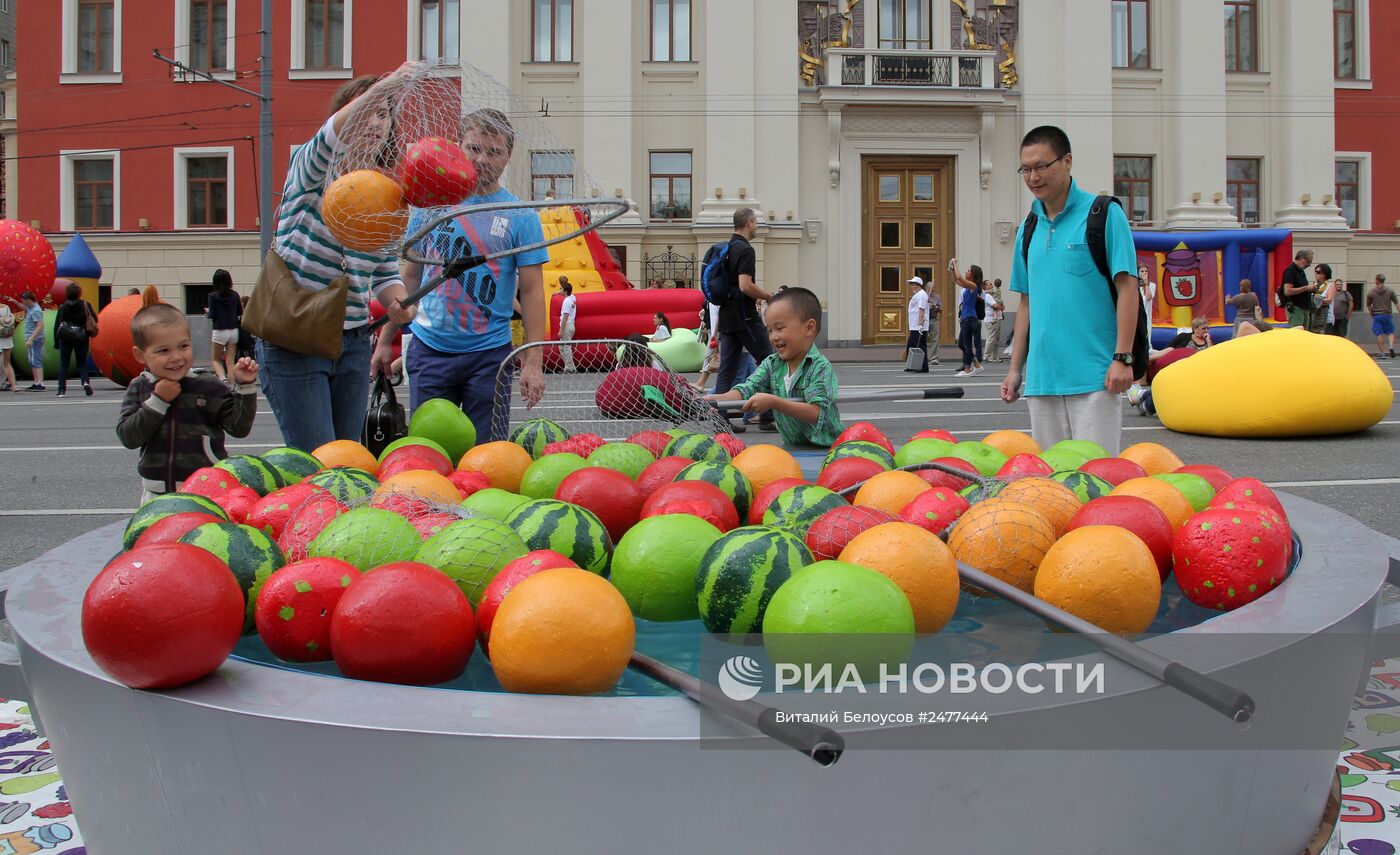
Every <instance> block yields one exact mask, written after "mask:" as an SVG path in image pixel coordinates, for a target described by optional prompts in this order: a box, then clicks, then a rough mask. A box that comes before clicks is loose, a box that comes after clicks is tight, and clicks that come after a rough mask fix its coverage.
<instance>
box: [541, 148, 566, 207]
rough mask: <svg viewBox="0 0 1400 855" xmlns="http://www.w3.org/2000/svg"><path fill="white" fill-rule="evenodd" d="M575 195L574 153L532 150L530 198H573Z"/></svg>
mask: <svg viewBox="0 0 1400 855" xmlns="http://www.w3.org/2000/svg"><path fill="white" fill-rule="evenodd" d="M573 195H574V153H573V152H571V151H532V152H530V198H531V199H535V200H539V199H571V198H573Z"/></svg>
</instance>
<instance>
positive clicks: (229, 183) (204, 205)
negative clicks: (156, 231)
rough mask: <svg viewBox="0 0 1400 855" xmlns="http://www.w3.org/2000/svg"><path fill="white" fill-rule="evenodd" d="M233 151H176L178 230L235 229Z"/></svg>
mask: <svg viewBox="0 0 1400 855" xmlns="http://www.w3.org/2000/svg"><path fill="white" fill-rule="evenodd" d="M233 186H234V183H233V149H232V148H231V147H222V148H177V149H175V228H177V229H231V228H233V198H232V191H231V189H230V188H232V187H233Z"/></svg>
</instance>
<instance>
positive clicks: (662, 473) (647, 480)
mask: <svg viewBox="0 0 1400 855" xmlns="http://www.w3.org/2000/svg"><path fill="white" fill-rule="evenodd" d="M668 441H669V437H668ZM694 462H695V461H694V460H691V459H690V458H688V457H661V458H658V459H657V460H656V462H655V463H648V464H647V468H645V469H643V470H642V472H641V474H640V475H638V476H637V489H638V490H640V491H641V493H642V501H646V500H647V499H649V498H651V494H652V493H655V492H656V491H657V490H658V489H660V488H662V487H664V486H666V485H667V484H669V483H671V482H672V481H674V480H676V475H677V474H679V473H680V471H681V470H682V469H684V468H685V467H687V466H689V465H690V464H692V463H694Z"/></svg>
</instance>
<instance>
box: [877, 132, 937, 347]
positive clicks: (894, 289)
mask: <svg viewBox="0 0 1400 855" xmlns="http://www.w3.org/2000/svg"><path fill="white" fill-rule="evenodd" d="M953 169H954V159H953V158H951V157H892V156H870V157H866V158H864V162H863V168H862V184H861V194H862V202H861V340H862V341H863V342H864V343H866V344H903V343H904V342H905V341H906V339H907V337H908V333H909V321H908V306H909V298H910V296H911V295H912V294H913V286H912V285H910V284H909V279H910V278H911V277H913V276H918V277H920V278H922V279H923V280H924V281H925V282H928V281H929V280H930V279H932V280H933V281H934V283H935V288H936V290H935V293H937V294H938V295H940V296H941V297H942V299H943V317H942V319H941V320H940V321H939V322H938V325H937V328H930V330H929V332H930V338H932V337H933V335H934V334H935V333H936V334H937V336H938V341H941V342H946V341H953V340H955V339H956V335H955V334H954V333H953V327H952V323H951V320H950V319H951V318H952V317H953V314H952V313H950V312H949V301H950V300H951V299H952V294H953V281H952V275H951V274H950V273H949V272H948V259H949V258H951V257H952V256H953V252H954V249H953V235H954V233H955V232H954V230H953Z"/></svg>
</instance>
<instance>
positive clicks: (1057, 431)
mask: <svg viewBox="0 0 1400 855" xmlns="http://www.w3.org/2000/svg"><path fill="white" fill-rule="evenodd" d="M1073 160H1074V158H1073V155H1071V154H1070V147H1069V137H1068V136H1066V135H1065V132H1064V131H1062V130H1060V129H1059V128H1056V127H1052V126H1049V125H1045V126H1042V127H1039V128H1035V129H1034V130H1032V131H1031V132H1030V133H1028V134H1026V136H1025V138H1024V139H1023V140H1021V166H1020V168H1019V169H1018V170H1017V172H1019V173H1020V174H1021V176H1022V177H1023V178H1025V181H1026V187H1027V188H1028V189H1029V190H1030V191H1031V193H1032V194H1033V195H1034V196H1035V201H1034V202H1033V203H1032V204H1031V210H1032V211H1033V212H1034V213H1035V215H1036V218H1037V221H1036V226H1035V232H1034V234H1033V235H1032V239H1031V244H1030V249H1029V252H1028V254H1027V255H1028V258H1027V259H1025V260H1023V259H1022V257H1021V253H1020V247H1021V246H1022V238H1023V236H1022V234H1021V231H1022V230H1024V228H1025V224H1024V223H1022V226H1021V229H1019V230H1017V232H1016V243H1015V244H1014V246H1015V247H1016V251H1015V252H1013V253H1012V257H1013V259H1014V260H1013V263H1012V266H1011V290H1012V291H1015V292H1016V293H1018V294H1020V295H1021V307H1020V309H1018V310H1017V312H1016V328H1015V334H1014V338H1013V339H1012V354H1011V370H1010V371H1009V372H1007V375H1006V380H1005V381H1004V382H1003V383H1002V384H1001V399H1002V400H1003V401H1005V402H1006V403H1008V404H1009V403H1011V402H1013V401H1015V400H1016V399H1017V398H1018V397H1020V396H1021V394H1022V389H1021V384H1022V377H1023V376H1024V379H1025V392H1024V394H1025V395H1026V398H1027V403H1028V404H1029V407H1030V413H1031V434H1032V435H1033V436H1034V437H1035V441H1036V442H1037V443H1039V445H1040V447H1041V448H1048V447H1049V446H1051V445H1054V444H1055V443H1057V442H1059V441H1060V440H1064V439H1089V440H1093V441H1094V442H1097V443H1098V444H1100V445H1102V446H1103V447H1104V448H1105V449H1107V450H1108V453H1109V454H1117V453H1118V451H1119V449H1120V446H1121V445H1122V433H1123V406H1122V404H1120V403H1119V400H1118V396H1119V395H1120V394H1121V393H1122V392H1123V391H1124V390H1125V389H1127V388H1128V386H1129V385H1130V384H1131V383H1132V382H1133V371H1134V366H1133V365H1132V349H1133V333H1134V331H1135V328H1136V324H1137V310H1138V295H1137V287H1138V281H1137V277H1136V276H1135V275H1134V271H1136V270H1137V257H1136V252H1135V250H1134V248H1133V236H1132V232H1131V230H1130V229H1129V227H1128V218H1127V217H1126V216H1124V214H1123V210H1122V209H1121V208H1120V207H1118V206H1117V205H1110V206H1109V208H1108V226H1107V232H1106V242H1107V248H1108V265H1109V270H1111V271H1112V272H1113V282H1114V286H1115V287H1116V288H1117V289H1118V306H1117V309H1116V310H1115V308H1114V304H1113V301H1112V298H1111V296H1110V295H1109V293H1108V289H1107V288H1106V287H1105V283H1104V281H1103V276H1102V274H1100V273H1099V270H1098V267H1097V266H1096V265H1095V264H1094V259H1093V257H1092V256H1091V255H1090V253H1089V246H1088V244H1087V243H1086V241H1085V236H1084V227H1085V223H1086V220H1087V219H1088V216H1089V209H1090V208H1091V207H1092V206H1093V204H1094V194H1092V193H1090V192H1088V191H1086V190H1081V189H1080V188H1079V187H1078V186H1077V185H1076V184H1075V183H1074V179H1072V178H1071V177H1070V167H1071V166H1072V164H1073ZM1028 268H1029V269H1028ZM1032 298H1034V300H1032ZM1032 305H1034V307H1032ZM1028 344H1029V347H1027V345H1028Z"/></svg>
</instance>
